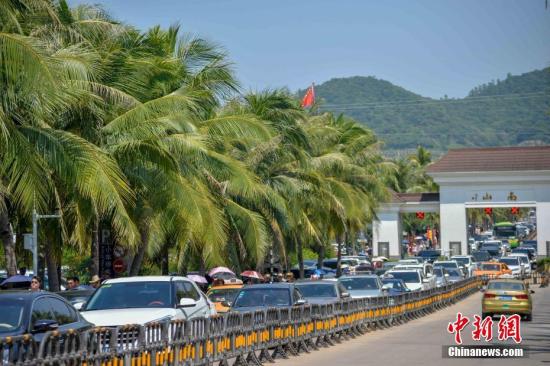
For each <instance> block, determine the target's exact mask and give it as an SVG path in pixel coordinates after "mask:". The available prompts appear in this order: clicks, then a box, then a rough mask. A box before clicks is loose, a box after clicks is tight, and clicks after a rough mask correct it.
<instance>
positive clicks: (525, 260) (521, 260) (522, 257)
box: [516, 255, 529, 263]
mask: <svg viewBox="0 0 550 366" xmlns="http://www.w3.org/2000/svg"><path fill="white" fill-rule="evenodd" d="M516 258H517V259H518V260H519V261H520V262H521V263H529V258H527V257H525V256H522V255H521V256H517V257H516Z"/></svg>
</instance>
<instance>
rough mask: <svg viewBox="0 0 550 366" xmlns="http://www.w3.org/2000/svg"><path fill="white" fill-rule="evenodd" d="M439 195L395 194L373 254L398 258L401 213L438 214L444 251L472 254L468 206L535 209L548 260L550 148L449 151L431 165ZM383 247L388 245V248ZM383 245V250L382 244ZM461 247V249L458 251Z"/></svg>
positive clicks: (376, 229) (378, 224)
mask: <svg viewBox="0 0 550 366" xmlns="http://www.w3.org/2000/svg"><path fill="white" fill-rule="evenodd" d="M428 174H429V175H430V176H431V177H432V178H433V179H434V181H435V182H436V183H437V184H438V185H439V193H438V194H437V199H436V198H435V197H436V196H435V194H433V193H432V194H431V195H432V196H429V195H430V194H426V193H422V194H416V195H417V196H416V197H415V196H414V195H413V194H408V196H407V194H405V195H404V194H394V197H393V199H392V202H390V203H388V204H385V205H382V207H381V208H380V210H379V213H378V220H377V221H374V222H373V245H374V248H373V253H374V254H375V255H381V253H379V251H378V248H379V247H380V243H382V244H384V243H388V248H389V255H390V257H398V256H399V255H400V252H399V250H400V243H401V227H400V226H401V224H400V219H399V215H400V213H401V212H415V211H425V212H439V215H440V231H441V249H442V252H443V253H450V252H451V248H452V249H453V252H455V253H456V252H457V251H459V252H461V253H463V254H465V253H467V251H468V236H467V220H466V209H467V208H486V207H490V208H512V207H534V208H535V209H536V215H537V217H536V220H537V255H538V256H539V257H544V256H550V146H533V147H502V148H475V149H456V150H449V152H448V153H447V154H446V155H444V156H443V157H442V158H441V159H440V160H438V161H437V162H435V163H433V164H432V165H430V166H429V167H428ZM384 245H385V244H384ZM382 247H383V246H382ZM458 248H460V249H458Z"/></svg>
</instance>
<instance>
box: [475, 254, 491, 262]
mask: <svg viewBox="0 0 550 366" xmlns="http://www.w3.org/2000/svg"><path fill="white" fill-rule="evenodd" d="M472 256H473V257H474V259H475V260H476V261H478V262H479V261H484V260H487V259H489V257H490V255H489V252H475V253H473V254H472Z"/></svg>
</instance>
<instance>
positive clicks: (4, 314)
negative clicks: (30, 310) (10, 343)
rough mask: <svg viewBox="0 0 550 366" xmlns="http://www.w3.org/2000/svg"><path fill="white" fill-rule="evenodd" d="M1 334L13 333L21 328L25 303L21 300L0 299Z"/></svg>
mask: <svg viewBox="0 0 550 366" xmlns="http://www.w3.org/2000/svg"><path fill="white" fill-rule="evenodd" d="M0 309H2V311H0V334H1V333H7V332H12V331H14V330H16V329H17V328H19V327H20V326H21V323H22V322H23V314H24V310H25V302H24V301H23V300H21V299H13V298H10V299H0Z"/></svg>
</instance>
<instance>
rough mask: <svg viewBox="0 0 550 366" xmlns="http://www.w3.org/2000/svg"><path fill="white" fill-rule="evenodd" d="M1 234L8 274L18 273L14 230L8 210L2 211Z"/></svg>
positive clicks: (0, 218) (0, 216)
mask: <svg viewBox="0 0 550 366" xmlns="http://www.w3.org/2000/svg"><path fill="white" fill-rule="evenodd" d="M0 236H1V237H2V244H3V245H4V257H5V259H6V271H7V274H8V276H14V275H16V274H17V258H16V256H15V242H14V241H13V230H12V228H11V224H10V219H9V216H8V213H7V212H1V213H0Z"/></svg>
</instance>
